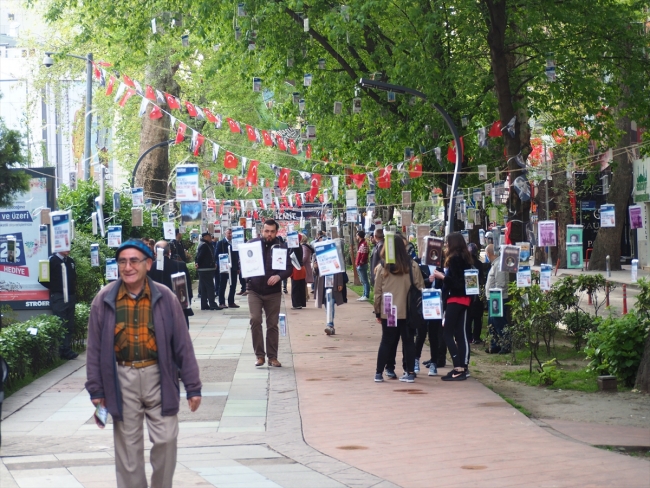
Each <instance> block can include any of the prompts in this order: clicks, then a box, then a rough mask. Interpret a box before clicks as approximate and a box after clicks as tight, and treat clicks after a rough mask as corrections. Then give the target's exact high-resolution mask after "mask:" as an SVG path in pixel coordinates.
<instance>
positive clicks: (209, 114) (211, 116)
mask: <svg viewBox="0 0 650 488" xmlns="http://www.w3.org/2000/svg"><path fill="white" fill-rule="evenodd" d="M203 113H204V114H205V118H206V119H208V122H211V123H213V124H214V123H215V122H216V121H217V118H216V117H215V116H214V114H213V113H212V112H210V111H209V110H208V109H207V108H204V109H203Z"/></svg>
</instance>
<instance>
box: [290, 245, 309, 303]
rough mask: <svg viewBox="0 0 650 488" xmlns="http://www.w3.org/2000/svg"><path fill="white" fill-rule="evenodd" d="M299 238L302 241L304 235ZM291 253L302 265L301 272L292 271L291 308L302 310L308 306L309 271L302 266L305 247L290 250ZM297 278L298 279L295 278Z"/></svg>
mask: <svg viewBox="0 0 650 488" xmlns="http://www.w3.org/2000/svg"><path fill="white" fill-rule="evenodd" d="M298 238H299V239H300V240H302V238H303V235H302V234H298ZM289 252H290V253H291V254H294V255H295V256H296V258H297V259H298V263H300V265H301V267H300V270H296V269H295V267H294V270H293V271H292V275H291V308H292V309H293V310H300V309H301V308H303V307H306V306H307V280H306V277H307V271H305V269H304V266H303V265H302V261H303V246H302V245H300V246H298V247H296V248H293V249H290V250H289ZM294 277H296V278H294Z"/></svg>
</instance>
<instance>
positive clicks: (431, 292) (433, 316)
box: [422, 288, 442, 320]
mask: <svg viewBox="0 0 650 488" xmlns="http://www.w3.org/2000/svg"><path fill="white" fill-rule="evenodd" d="M422 318H424V320H439V319H442V300H441V294H440V290H436V289H435V288H425V289H424V290H422Z"/></svg>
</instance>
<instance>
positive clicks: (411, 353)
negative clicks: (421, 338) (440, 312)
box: [374, 237, 424, 383]
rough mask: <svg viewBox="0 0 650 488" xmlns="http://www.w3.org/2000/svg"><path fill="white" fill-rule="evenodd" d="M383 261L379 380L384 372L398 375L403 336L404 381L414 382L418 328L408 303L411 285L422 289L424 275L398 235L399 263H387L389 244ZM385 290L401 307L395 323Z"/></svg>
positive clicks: (378, 300)
mask: <svg viewBox="0 0 650 488" xmlns="http://www.w3.org/2000/svg"><path fill="white" fill-rule="evenodd" d="M381 258H382V263H381V265H380V266H378V267H377V272H376V274H375V301H374V305H375V316H376V317H377V322H379V323H380V324H381V342H380V344H379V351H378V352H377V370H376V373H375V381H376V382H381V381H384V378H383V372H384V368H386V374H387V376H388V377H389V378H396V377H397V375H396V374H395V351H396V350H397V345H398V343H399V340H400V337H401V339H402V355H403V366H404V375H403V376H402V377H401V378H400V381H404V382H406V383H413V382H414V381H415V371H414V369H415V342H414V333H415V330H414V329H412V328H411V326H410V325H409V323H408V320H407V319H406V318H407V315H406V312H407V310H406V303H407V298H408V292H409V288H410V286H411V283H413V284H414V285H415V286H416V287H417V288H418V289H420V290H422V289H423V288H424V280H423V279H422V274H421V273H420V269H419V268H418V265H417V263H416V262H415V261H413V260H412V259H411V258H410V257H409V255H408V254H407V252H406V246H405V245H404V241H403V240H402V239H399V238H397V237H396V238H395V264H386V262H385V259H386V246H384V248H383V249H382V252H381ZM384 293H391V294H392V304H393V306H394V307H396V309H397V317H396V323H395V326H390V327H389V325H388V316H387V314H386V312H385V310H384V296H383V295H384Z"/></svg>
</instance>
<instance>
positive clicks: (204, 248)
mask: <svg viewBox="0 0 650 488" xmlns="http://www.w3.org/2000/svg"><path fill="white" fill-rule="evenodd" d="M211 242H212V236H211V235H210V233H209V232H204V233H203V234H201V242H200V243H199V247H198V248H197V250H196V256H195V258H194V266H195V267H196V269H197V270H198V272H199V296H200V297H201V310H221V309H222V307H220V306H218V305H217V302H215V301H214V270H215V269H216V264H215V262H214V252H213V251H212V245H211ZM220 291H221V290H220Z"/></svg>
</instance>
